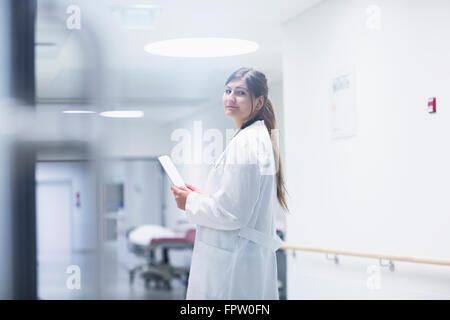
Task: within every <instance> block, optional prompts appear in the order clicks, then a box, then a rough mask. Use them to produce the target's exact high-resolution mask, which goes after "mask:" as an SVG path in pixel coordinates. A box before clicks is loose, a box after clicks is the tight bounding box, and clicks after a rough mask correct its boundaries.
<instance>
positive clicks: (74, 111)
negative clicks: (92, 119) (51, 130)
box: [63, 110, 95, 113]
mask: <svg viewBox="0 0 450 320" xmlns="http://www.w3.org/2000/svg"><path fill="white" fill-rule="evenodd" d="M63 113H95V111H89V110H65V111H63Z"/></svg>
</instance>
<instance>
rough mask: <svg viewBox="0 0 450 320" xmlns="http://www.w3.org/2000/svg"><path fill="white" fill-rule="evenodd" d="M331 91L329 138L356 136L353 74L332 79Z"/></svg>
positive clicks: (348, 73) (344, 74)
mask: <svg viewBox="0 0 450 320" xmlns="http://www.w3.org/2000/svg"><path fill="white" fill-rule="evenodd" d="M331 89H332V91H331V138H332V139H339V138H348V137H353V136H356V112H355V95H354V77H353V73H352V72H347V73H341V74H339V75H338V76H335V77H333V78H332V80H331Z"/></svg>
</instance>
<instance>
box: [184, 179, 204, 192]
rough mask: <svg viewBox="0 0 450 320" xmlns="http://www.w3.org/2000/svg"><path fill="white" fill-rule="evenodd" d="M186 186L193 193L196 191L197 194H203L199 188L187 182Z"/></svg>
mask: <svg viewBox="0 0 450 320" xmlns="http://www.w3.org/2000/svg"><path fill="white" fill-rule="evenodd" d="M184 184H185V185H186V187H188V188H189V189H191V190H192V191H195V192H198V193H203V192H202V191H201V190H200V189H199V188H197V187H195V186H193V185H192V184H189V183H187V182H185V183H184Z"/></svg>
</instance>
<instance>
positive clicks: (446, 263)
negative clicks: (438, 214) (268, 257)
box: [280, 242, 450, 266]
mask: <svg viewBox="0 0 450 320" xmlns="http://www.w3.org/2000/svg"><path fill="white" fill-rule="evenodd" d="M280 249H285V250H294V251H311V252H322V253H333V254H336V255H344V256H353V257H361V258H374V259H383V260H391V261H403V262H413V263H422V264H437V265H442V266H450V259H434V258H424V257H420V258H419V257H405V256H393V255H387V254H377V253H362V252H355V251H346V250H336V249H325V248H314V247H305V246H297V245H291V244H288V243H286V242H284V243H283V245H282V246H281V248H280Z"/></svg>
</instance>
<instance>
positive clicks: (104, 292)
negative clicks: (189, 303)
mask: <svg viewBox="0 0 450 320" xmlns="http://www.w3.org/2000/svg"><path fill="white" fill-rule="evenodd" d="M117 253H118V248H117V243H111V244H109V245H106V246H104V248H103V255H102V258H101V259H100V258H99V256H96V255H95V254H93V253H89V252H85V253H83V252H80V253H76V254H75V253H74V254H71V255H70V256H63V255H61V254H58V255H56V254H55V255H47V256H39V258H38V261H39V262H38V297H39V299H43V300H47V299H49V300H72V299H74V300H78V299H80V300H81V299H89V300H92V299H95V300H96V299H111V300H143V299H145V300H182V299H184V298H185V294H186V293H185V287H184V285H183V284H182V283H181V282H179V281H177V280H173V281H172V282H171V286H172V289H170V290H169V289H165V288H156V287H155V286H154V284H151V285H150V288H146V286H145V281H144V279H142V278H140V277H136V279H135V280H134V282H133V283H132V284H130V281H129V273H128V266H127V265H125V264H124V263H121V262H120V259H118V254H117ZM74 266H75V268H74ZM74 270H75V271H74ZM78 284H79V286H77V285H78Z"/></svg>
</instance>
